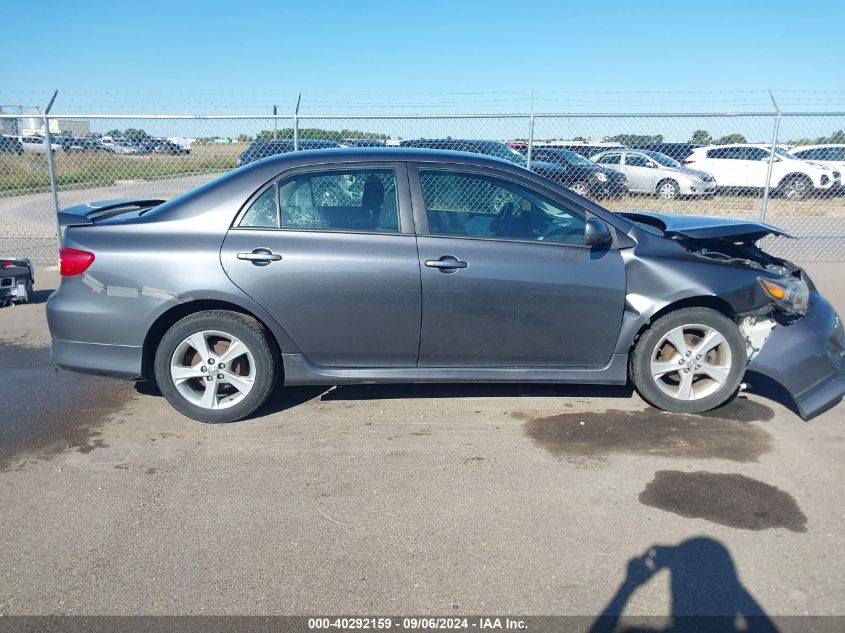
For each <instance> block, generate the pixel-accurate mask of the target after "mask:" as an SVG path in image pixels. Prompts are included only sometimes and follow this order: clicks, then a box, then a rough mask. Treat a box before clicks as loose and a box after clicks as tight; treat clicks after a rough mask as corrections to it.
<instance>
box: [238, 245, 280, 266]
mask: <svg viewBox="0 0 845 633" xmlns="http://www.w3.org/2000/svg"><path fill="white" fill-rule="evenodd" d="M281 258H282V256H281V255H279V254H278V253H274V252H273V251H271V250H270V249H269V248H256V249H253V251H252V252H251V253H238V259H244V260H246V261H249V262H252V263H253V264H255V265H256V266H267V265H268V264H270V263H271V262H277V261H279V260H280V259H281Z"/></svg>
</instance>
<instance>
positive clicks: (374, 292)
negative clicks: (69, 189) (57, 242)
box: [47, 148, 845, 422]
mask: <svg viewBox="0 0 845 633" xmlns="http://www.w3.org/2000/svg"><path fill="white" fill-rule="evenodd" d="M59 222H60V223H61V224H62V226H63V227H64V228H63V247H62V249H61V274H62V282H61V285H60V286H59V289H58V290H57V291H56V292H54V293H53V294H52V295H51V296H50V299H49V300H48V302H47V318H48V323H49V326H50V332H51V334H52V337H53V343H52V352H53V360H54V362H55V363H56V364H57V365H58V366H60V367H63V368H66V369H71V370H76V371H82V372H89V373H95V374H104V375H110V376H118V377H123V378H129V379H140V378H146V379H154V380H156V381H157V383H158V386H159V388H160V389H161V392H162V393H163V394H164V396H165V397H166V398H167V399H168V401H169V402H170V403H171V404H172V405H173V406H174V407H175V408H176V409H177V410H179V411H181V412H182V413H184V414H185V415H187V416H190V417H192V418H196V419H198V420H203V421H207V422H226V421H232V420H238V419H241V418H243V417H245V416H248V415H250V414H251V413H252V412H253V411H255V410H256V409H257V408H258V407H259V406H261V404H262V403H263V402H265V401H266V400H267V398H268V396H269V394H270V392H271V390H272V389H273V388H274V387H275V385H276V383H277V381H279V382H281V383H283V384H284V385H307V384H314V385H339V384H354V383H379V382H382V383H384V382H551V383H567V382H574V383H598V384H625V383H626V382H627V381H628V380H629V379H630V380H631V382H632V383H633V384H634V385H635V386H636V388H637V389H638V391H639V392H640V394H642V396H643V397H644V398H645V399H646V400H647V401H648V402H650V403H652V404H653V405H655V406H657V407H661V408H663V409H667V410H671V411H679V412H687V413H691V412H700V411H705V410H707V409H711V408H713V407H717V406H719V405H721V404H722V403H724V402H726V401H727V400H729V399H731V398H732V397H734V395H735V394H736V393H737V391H738V389H739V386H740V383H741V381H742V380H743V376H744V375H745V373H746V368H748V367H749V364H750V368H751V369H753V370H754V371H756V372H757V373H759V374H762V375H764V376H767V377H769V378H771V379H772V380H775V381H777V382H780V383H781V384H782V385H784V387H785V388H786V389H787V390H788V392H789V393H791V394H792V395H793V397H794V398H795V401H796V403H797V405H798V408H799V410H800V412H801V413H802V415H804V416H806V417H810V416H812V415H814V414H815V413H818V412H819V411H821V410H822V409H824V408H825V407H828V406H831V405H832V404H834V403H836V402H837V401H838V400H839V399H840V398H841V397H842V395H843V393H845V332H843V329H842V325H841V323H840V321H839V318H838V317H837V315H836V312H835V311H834V310H833V308H832V307H831V306H830V304H829V303H828V302H827V301H825V299H824V298H822V297H821V296H820V295H819V293H818V292H817V291H816V290H815V288H814V286H813V284H812V282H811V281H810V280H809V278H808V277H807V274H806V273H805V272H804V271H803V270H802V269H801V268H799V267H798V266H795V265H794V264H792V263H790V262H788V261H785V260H781V259H778V258H776V257H773V256H771V255H769V254H767V253H765V252H763V251H761V250H760V249H759V248H757V246H756V242H757V241H758V240H759V239H761V238H763V237H765V236H767V235H783V234H784V233H783V231H781V230H780V229H777V228H775V227H773V226H770V225H767V224H761V223H759V222H752V221H747V220H731V219H727V218H707V217H696V216H670V215H649V214H643V213H628V214H615V213H612V212H610V211H608V210H606V209H604V208H602V207H600V206H598V205H596V204H594V203H593V202H590V201H589V200H587V199H586V198H583V197H581V196H579V195H577V194H575V193H573V192H571V191H569V190H567V189H565V188H563V187H561V186H559V185H557V184H555V183H554V182H552V181H551V180H548V179H547V178H544V177H542V176H540V175H538V174H536V173H533V172H531V171H529V170H527V169H525V168H523V167H520V166H518V165H516V164H514V163H511V162H509V161H506V160H502V159H498V158H493V157H489V156H483V155H480V154H469V153H458V152H445V151H432V150H419V149H384V148H381V149H378V148H364V149H331V150H316V151H307V152H293V153H288V154H284V155H281V156H272V157H269V158H266V159H263V160H259V161H256V162H254V163H250V164H249V165H246V166H244V167H241V168H240V169H236V170H235V171H232V172H230V173H228V174H226V175H224V176H221V177H220V178H218V179H216V180H214V181H212V182H210V183H208V184H206V185H203V186H202V187H200V188H199V189H196V190H194V191H191V192H189V193H186V194H184V195H182V196H180V197H178V198H176V199H174V200H171V201H169V202H164V201H162V200H145V199H141V200H117V201H110V202H102V203H96V202H95V203H89V204H82V205H79V206H76V207H72V208H70V209H66V210H64V211H62V212H60V213H59Z"/></svg>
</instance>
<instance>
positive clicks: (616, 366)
mask: <svg viewBox="0 0 845 633" xmlns="http://www.w3.org/2000/svg"><path fill="white" fill-rule="evenodd" d="M282 361H283V363H284V368H285V384H286V385H361V384H377V383H409V382H411V383H413V382H479V383H485V382H512V383H520V382H524V383H531V382H545V383H580V384H595V385H624V384H625V383H626V382H628V355H627V354H614V355H613V356H612V357H611V359H610V362H609V363H608V364H607V365H605V366H604V367H598V368H595V367H591V368H584V367H580V368H579V367H571V368H565V369H563V368H560V369H559V368H548V367H471V368H453V367H407V368H406V367H402V368H396V367H392V368H385V369H373V368H366V369H364V368H355V367H323V366H321V365H316V364H314V363H312V362H311V361H310V360H308V359H307V358H306V357H305V356H304V355H302V354H282Z"/></svg>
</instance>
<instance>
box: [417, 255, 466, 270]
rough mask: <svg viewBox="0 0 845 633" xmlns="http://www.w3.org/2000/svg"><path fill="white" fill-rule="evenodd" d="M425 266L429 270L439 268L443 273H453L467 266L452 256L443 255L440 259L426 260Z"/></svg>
mask: <svg viewBox="0 0 845 633" xmlns="http://www.w3.org/2000/svg"><path fill="white" fill-rule="evenodd" d="M425 265H426V266H428V267H429V268H439V269H440V270H441V271H443V272H444V273H454V272H457V271H458V268H466V267H467V266H469V264H467V263H466V262H463V261H461V260H460V259H458V258H457V257H455V256H454V255H443V257H441V258H440V259H427V260H425Z"/></svg>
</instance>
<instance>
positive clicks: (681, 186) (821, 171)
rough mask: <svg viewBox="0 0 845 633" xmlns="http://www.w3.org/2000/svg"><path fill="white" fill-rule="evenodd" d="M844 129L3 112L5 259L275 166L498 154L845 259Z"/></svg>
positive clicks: (583, 189) (700, 120) (605, 198)
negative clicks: (88, 205) (65, 222)
mask: <svg viewBox="0 0 845 633" xmlns="http://www.w3.org/2000/svg"><path fill="white" fill-rule="evenodd" d="M843 130H845V113H838V112H837V113H789V114H787V113H782V114H777V113H767V112H756V113H743V114H713V113H703V114H690V113H660V114H620V113H615V114H595V113H565V114H486V115H485V114H476V115H451V116H448V115H434V114H431V115H429V114H426V115H419V116H413V115H405V116H399V115H397V116H374V115H373V116H371V115H365V116H324V115H320V116H277V117H269V116H230V115H220V116H117V115H50V116H44V115H40V114H39V115H38V116H30V117H25V116H20V115H13V114H0V131H2V136H0V255H11V256H25V257H30V258H32V259H33V260H34V261H36V262H38V263H41V264H51V263H55V260H56V250H57V243H56V221H55V213H56V206H59V207H67V206H71V205H74V204H79V203H84V202H90V201H93V200H104V199H114V198H125V197H156V198H170V197H173V196H175V195H178V194H180V193H182V192H184V191H187V190H189V189H192V188H194V187H196V186H198V185H200V184H202V183H203V182H206V181H208V180H210V179H212V178H214V177H215V176H218V175H220V174H222V173H224V172H226V171H228V170H230V169H234V168H236V167H237V166H238V165H240V164H243V163H245V162H250V161H252V160H258V159H260V158H263V157H264V156H267V155H272V154H277V153H283V152H287V151H295V150H297V149H299V150H303V149H310V148H313V147H325V146H329V147H332V146H340V147H348V146H376V145H387V146H411V147H430V148H443V149H456V150H463V151H472V152H479V153H484V154H490V155H493V156H499V157H501V158H504V159H506V160H511V161H513V162H516V163H519V164H522V165H525V166H526V167H529V168H531V169H534V170H535V171H538V172H540V173H543V174H544V175H546V176H547V177H549V178H552V179H553V180H556V181H557V182H559V183H561V184H563V185H564V186H567V187H570V188H572V189H573V190H575V191H578V192H579V193H582V194H584V195H586V196H588V197H591V198H594V199H596V200H597V201H598V202H599V203H600V204H603V205H604V206H606V207H607V208H609V209H612V210H646V211H660V212H671V213H691V214H699V215H719V216H734V217H742V218H748V219H755V220H758V219H764V220H765V221H767V222H769V223H772V224H775V225H779V226H781V227H783V228H785V229H787V230H789V231H791V232H792V233H793V234H795V235H796V236H798V237H799V238H801V239H799V240H787V239H784V238H768V239H767V243H766V244H765V246H766V248H768V249H769V250H771V251H772V252H774V253H776V254H779V255H782V256H785V257H789V258H791V259H795V260H798V261H807V260H828V261H843V260H845V186H843V184H842V178H843V174H845V132H843ZM48 147H52V152H48V149H47V148H48ZM772 150H774V151H772Z"/></svg>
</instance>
